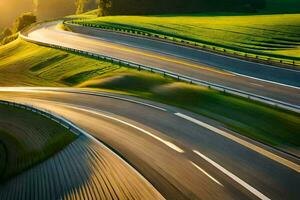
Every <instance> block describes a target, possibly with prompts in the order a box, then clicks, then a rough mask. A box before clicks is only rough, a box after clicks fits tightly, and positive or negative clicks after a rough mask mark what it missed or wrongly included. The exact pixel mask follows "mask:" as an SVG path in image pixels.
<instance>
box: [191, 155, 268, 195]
mask: <svg viewBox="0 0 300 200" xmlns="http://www.w3.org/2000/svg"><path fill="white" fill-rule="evenodd" d="M193 152H194V153H196V154H197V155H198V156H200V157H201V158H203V159H204V160H206V161H207V162H209V163H210V164H212V165H213V166H214V167H216V168H217V169H218V170H220V171H221V172H223V173H224V174H226V175H227V176H229V177H230V178H231V179H233V180H234V181H235V182H237V183H238V184H240V185H241V186H243V187H244V188H246V189H247V190H248V191H250V192H251V193H252V194H254V195H255V196H257V197H258V198H260V199H262V200H270V198H269V197H267V196H265V195H264V194H262V193H261V192H259V191H258V190H257V189H255V188H254V187H252V186H251V185H249V184H248V183H246V182H245V181H243V180H242V179H240V178H239V177H237V176H236V175H234V174H233V173H231V172H230V171H228V170H227V169H225V168H224V167H222V166H221V165H219V164H218V163H216V162H215V161H213V160H211V159H210V158H208V157H206V156H205V155H203V154H202V153H200V152H199V151H196V150H194V151H193Z"/></svg>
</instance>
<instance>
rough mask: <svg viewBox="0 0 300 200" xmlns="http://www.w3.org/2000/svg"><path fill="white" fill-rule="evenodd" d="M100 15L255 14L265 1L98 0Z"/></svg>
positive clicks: (263, 5)
mask: <svg viewBox="0 0 300 200" xmlns="http://www.w3.org/2000/svg"><path fill="white" fill-rule="evenodd" d="M98 7H99V14H100V15H145V14H146V15H148V14H171V13H173V14H180V13H199V12H256V11H257V10H259V9H262V8H264V7H265V0H99V2H98Z"/></svg>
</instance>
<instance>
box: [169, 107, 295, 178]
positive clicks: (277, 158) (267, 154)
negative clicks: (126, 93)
mask: <svg viewBox="0 0 300 200" xmlns="http://www.w3.org/2000/svg"><path fill="white" fill-rule="evenodd" d="M175 115H176V116H178V117H181V118H183V119H185V120H188V121H190V122H192V123H195V124H197V125H199V126H201V127H203V128H206V129H208V130H210V131H212V132H214V133H217V134H219V135H222V136H223V137H226V138H228V139H230V140H232V141H234V142H236V143H238V144H240V145H243V146H245V147H247V148H248V149H251V150H252V151H255V152H257V153H259V154H261V155H263V156H265V157H267V158H269V159H272V160H273V161H276V162H278V163H280V164H282V165H284V166H286V167H288V168H290V169H293V170H295V171H296V172H298V173H300V166H299V165H298V164H296V163H294V162H292V161H289V160H287V159H285V158H282V157H280V156H278V155H276V154H274V153H272V152H270V151H267V150H265V149H263V148H262V147H259V146H256V145H255V144H252V143H250V142H247V141H245V140H243V139H241V138H239V137H237V136H234V135H232V134H230V133H227V132H225V131H223V130H221V129H218V128H216V127H213V126H211V125H209V124H206V123H204V122H202V121H199V120H197V119H194V118H192V117H189V116H187V115H184V114H182V113H175Z"/></svg>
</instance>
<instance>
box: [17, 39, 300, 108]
mask: <svg viewBox="0 0 300 200" xmlns="http://www.w3.org/2000/svg"><path fill="white" fill-rule="evenodd" d="M20 37H21V38H22V39H24V40H25V41H28V42H31V43H35V44H38V45H41V46H46V47H51V48H56V49H60V50H64V51H70V52H73V53H78V54H82V55H86V56H90V57H93V58H96V59H99V60H106V61H109V62H113V63H117V64H121V65H123V66H126V67H131V68H136V69H138V70H146V71H150V72H153V73H158V74H162V75H163V76H168V77H172V78H175V79H177V80H178V81H184V82H188V83H191V84H196V85H200V86H205V87H208V88H211V89H215V90H218V91H221V92H224V93H228V94H232V95H236V96H240V97H244V98H247V99H251V100H254V101H258V102H262V103H265V104H268V105H272V106H275V107H278V108H282V109H286V110H289V111H293V112H297V113H300V106H297V105H293V104H289V103H286V102H282V101H278V100H275V99H271V98H267V97H263V96H259V95H255V94H251V93H248V92H244V91H241V90H237V89H234V88H229V87H225V86H222V85H218V84H214V83H210V82H207V81H202V80H199V79H195V78H192V77H188V76H185V75H180V74H177V73H173V72H170V71H167V70H163V69H159V68H155V67H149V66H145V65H140V64H137V63H134V62H129V61H126V60H121V59H117V58H113V57H110V56H105V55H101V54H96V53H91V52H87V51H82V50H78V49H74V48H69V47H63V46H60V45H57V44H50V43H45V42H41V41H37V40H33V39H31V38H29V37H27V36H24V35H22V34H20Z"/></svg>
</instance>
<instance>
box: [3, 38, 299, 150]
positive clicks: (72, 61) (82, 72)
mask: <svg viewBox="0 0 300 200" xmlns="http://www.w3.org/2000/svg"><path fill="white" fill-rule="evenodd" d="M0 66H1V67H0V85H1V86H16V85H17V86H24V85H32V86H63V87H65V86H70V87H79V88H86V87H88V88H94V89H99V90H103V91H109V92H115V93H122V94H127V95H132V96H136V97H141V98H145V99H149V100H154V101H158V102H162V103H165V104H169V105H174V106H177V107H180V108H184V109H187V110H190V111H192V112H195V113H199V114H201V115H204V116H207V117H209V118H212V119H214V120H216V121H219V122H221V123H223V124H225V125H226V126H227V127H228V128H230V129H232V130H235V131H237V132H239V133H241V134H244V135H246V136H248V137H251V138H253V139H256V140H258V141H261V142H264V143H267V144H270V145H274V146H277V147H284V146H287V147H289V148H291V149H296V148H299V146H300V135H299V134H300V116H299V114H296V113H292V112H288V111H284V110H281V109H276V108H274V107H270V106H266V105H264V104H260V103H256V102H254V101H251V100H248V99H244V98H239V97H236V96H232V95H228V94H224V93H222V92H218V91H215V90H211V89H208V88H205V87H200V86H196V85H192V84H188V83H183V82H178V81H177V80H175V79H172V78H166V77H163V76H161V75H158V74H154V73H150V72H146V71H138V70H136V69H130V68H127V67H124V66H120V65H117V64H113V63H110V62H106V61H99V60H96V59H92V58H89V57H85V56H80V55H76V54H73V53H69V52H65V51H61V50H56V49H51V48H46V47H41V46H37V45H34V44H30V43H27V42H24V41H22V40H20V39H18V40H16V41H14V42H12V43H10V44H9V45H6V46H4V47H2V48H0Z"/></svg>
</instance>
